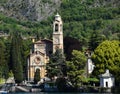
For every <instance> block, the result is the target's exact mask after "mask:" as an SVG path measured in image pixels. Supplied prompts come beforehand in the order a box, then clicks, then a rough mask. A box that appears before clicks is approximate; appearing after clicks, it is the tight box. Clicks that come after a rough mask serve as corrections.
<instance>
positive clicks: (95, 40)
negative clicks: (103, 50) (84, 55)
mask: <svg viewBox="0 0 120 94" xmlns="http://www.w3.org/2000/svg"><path fill="white" fill-rule="evenodd" d="M104 40H105V36H104V35H102V34H101V32H100V31H94V32H93V33H92V35H91V37H90V41H89V47H90V49H91V50H92V51H94V49H95V48H96V47H97V46H98V45H99V44H100V43H101V42H102V41H104Z"/></svg>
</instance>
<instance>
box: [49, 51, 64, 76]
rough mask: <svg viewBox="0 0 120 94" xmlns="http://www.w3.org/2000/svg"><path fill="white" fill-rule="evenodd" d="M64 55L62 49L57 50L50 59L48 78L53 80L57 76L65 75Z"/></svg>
mask: <svg viewBox="0 0 120 94" xmlns="http://www.w3.org/2000/svg"><path fill="white" fill-rule="evenodd" d="M64 59H65V58H64V55H63V53H62V51H61V50H60V49H57V50H56V52H55V53H53V55H52V56H51V57H50V61H49V63H48V64H47V76H48V77H50V78H52V77H55V76H60V75H61V76H63V75H64V72H63V71H64V65H65V62H64Z"/></svg>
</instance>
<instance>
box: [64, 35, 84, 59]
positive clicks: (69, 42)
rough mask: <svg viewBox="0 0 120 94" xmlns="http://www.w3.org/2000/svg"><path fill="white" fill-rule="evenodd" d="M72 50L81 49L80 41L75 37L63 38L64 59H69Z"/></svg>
mask: <svg viewBox="0 0 120 94" xmlns="http://www.w3.org/2000/svg"><path fill="white" fill-rule="evenodd" d="M73 50H79V51H80V50H82V43H81V42H80V41H78V40H77V39H75V38H72V37H65V38H64V53H65V54H66V60H70V59H71V57H72V51H73Z"/></svg>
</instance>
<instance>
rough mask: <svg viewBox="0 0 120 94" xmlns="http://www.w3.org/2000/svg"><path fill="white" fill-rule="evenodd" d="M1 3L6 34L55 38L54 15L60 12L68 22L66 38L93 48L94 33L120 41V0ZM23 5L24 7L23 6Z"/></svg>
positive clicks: (13, 0) (8, 0) (1, 26)
mask: <svg viewBox="0 0 120 94" xmlns="http://www.w3.org/2000/svg"><path fill="white" fill-rule="evenodd" d="M5 1H6V2H5ZM28 1H29V3H28ZM30 1H31V3H30ZM0 2H2V3H1V7H0V10H1V11H2V14H0V23H1V24H0V30H1V31H4V32H6V33H9V32H10V31H13V30H17V31H19V32H22V34H23V35H24V36H31V35H37V36H40V37H41V38H44V37H46V38H51V33H52V21H53V15H55V13H56V12H55V10H58V12H59V13H60V15H61V16H62V19H63V22H64V37H66V36H70V37H73V38H76V39H77V40H79V41H80V42H81V43H82V45H83V46H84V47H88V46H89V43H90V42H91V37H94V36H93V34H95V33H94V32H96V34H100V35H99V36H100V37H101V38H102V39H108V40H113V39H116V40H120V1H119V0H51V1H50V0H19V1H17V0H1V1H0ZM16 2H17V3H16ZM21 2H22V4H23V5H24V7H23V5H22V6H20V5H21ZM26 2H27V3H26ZM35 2H36V3H35ZM55 3H56V4H55ZM46 4H48V6H49V7H47V6H46ZM53 4H54V5H53ZM39 5H41V6H42V7H41V6H40V7H39ZM25 6H27V7H25ZM33 6H34V7H33ZM56 6H57V7H56ZM31 7H32V8H31ZM45 7H46V9H44V8H45ZM42 9H43V10H42ZM34 10H36V11H35V12H34ZM41 10H42V11H43V13H45V14H43V13H42V11H41ZM28 11H29V12H28ZM50 11H52V12H50ZM36 13H37V14H36ZM49 13H50V14H49ZM4 15H7V16H4ZM21 15H22V16H21ZM38 15H39V16H38ZM10 17H12V18H10ZM14 18H15V19H14ZM46 18H47V20H46ZM16 19H17V20H16ZM18 19H20V20H18ZM41 20H42V21H41ZM39 21H40V22H39ZM95 36H96V35H95ZM92 41H95V40H92Z"/></svg>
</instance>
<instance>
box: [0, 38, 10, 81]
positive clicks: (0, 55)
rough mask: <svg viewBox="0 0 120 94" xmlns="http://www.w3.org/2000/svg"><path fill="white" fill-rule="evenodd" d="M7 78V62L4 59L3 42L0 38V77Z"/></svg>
mask: <svg viewBox="0 0 120 94" xmlns="http://www.w3.org/2000/svg"><path fill="white" fill-rule="evenodd" d="M3 76H4V78H5V79H7V78H8V64H7V62H6V59H5V44H4V42H3V40H2V39H0V77H3Z"/></svg>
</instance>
